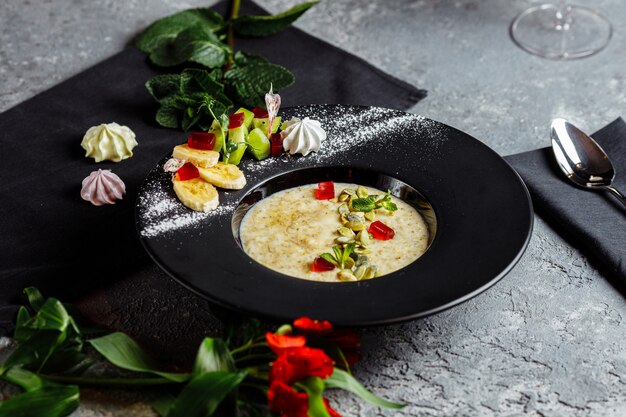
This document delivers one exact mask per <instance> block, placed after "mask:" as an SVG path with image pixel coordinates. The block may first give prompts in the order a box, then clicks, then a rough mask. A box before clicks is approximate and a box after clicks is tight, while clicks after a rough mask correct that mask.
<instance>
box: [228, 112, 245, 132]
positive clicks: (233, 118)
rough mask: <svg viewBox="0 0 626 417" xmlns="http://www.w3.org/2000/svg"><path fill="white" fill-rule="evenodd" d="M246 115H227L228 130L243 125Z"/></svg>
mask: <svg viewBox="0 0 626 417" xmlns="http://www.w3.org/2000/svg"><path fill="white" fill-rule="evenodd" d="M245 118H246V115H245V114H243V113H235V114H230V115H228V122H229V123H228V128H229V129H235V128H237V127H239V126H241V125H242V124H243V121H244V120H245Z"/></svg>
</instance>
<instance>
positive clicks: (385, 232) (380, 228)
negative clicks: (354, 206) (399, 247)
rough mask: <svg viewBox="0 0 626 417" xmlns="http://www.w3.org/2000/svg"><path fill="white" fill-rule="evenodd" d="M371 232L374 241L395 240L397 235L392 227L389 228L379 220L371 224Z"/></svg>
mask: <svg viewBox="0 0 626 417" xmlns="http://www.w3.org/2000/svg"><path fill="white" fill-rule="evenodd" d="M369 232H370V233H371V234H372V236H374V239H380V240H389V239H393V237H394V236H395V235H396V232H394V231H393V229H392V228H391V227H389V226H387V225H386V224H385V223H383V222H381V221H380V220H377V221H375V222H372V224H370V228H369Z"/></svg>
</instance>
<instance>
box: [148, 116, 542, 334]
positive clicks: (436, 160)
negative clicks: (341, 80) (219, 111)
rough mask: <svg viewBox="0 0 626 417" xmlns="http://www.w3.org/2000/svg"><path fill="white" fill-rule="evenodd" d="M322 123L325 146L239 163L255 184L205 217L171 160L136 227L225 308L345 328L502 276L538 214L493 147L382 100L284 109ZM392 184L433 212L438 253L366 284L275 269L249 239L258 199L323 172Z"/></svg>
mask: <svg viewBox="0 0 626 417" xmlns="http://www.w3.org/2000/svg"><path fill="white" fill-rule="evenodd" d="M281 115H282V116H283V120H287V119H289V118H291V117H292V116H296V117H300V118H303V117H306V116H308V117H311V118H313V119H317V120H320V121H321V122H322V126H323V127H324V128H325V129H326V131H327V132H328V139H327V141H326V142H323V145H322V150H321V151H320V152H319V153H317V154H311V155H308V156H306V157H301V156H295V157H289V156H287V155H285V156H284V157H281V158H268V159H266V160H265V161H262V162H257V161H252V160H246V161H245V162H242V164H241V166H240V167H241V169H242V170H243V171H244V173H245V174H246V178H247V181H248V184H247V186H246V187H245V188H244V189H243V190H240V191H232V192H222V191H220V202H221V204H220V207H218V209H217V210H216V211H215V212H212V213H207V214H205V213H195V212H191V211H190V210H188V209H186V208H185V207H184V206H183V205H182V204H180V203H179V202H178V200H177V199H176V196H175V194H174V191H173V190H172V186H171V180H170V175H171V174H167V173H164V172H163V163H164V162H165V161H166V160H167V157H166V158H164V159H163V160H162V161H161V162H160V163H159V164H157V166H156V167H155V168H154V169H153V170H152V171H151V172H150V174H149V175H148V177H147V179H146V181H145V183H144V184H143V186H142V188H141V190H140V193H139V198H138V200H137V228H138V231H139V235H140V238H141V241H142V243H143V245H144V247H145V248H146V250H147V251H148V253H149V254H150V255H151V256H152V258H153V259H154V261H155V262H156V263H157V264H158V265H159V266H160V267H161V268H162V269H163V270H164V271H166V272H167V273H168V274H169V275H171V276H172V277H173V278H174V279H175V280H177V281H178V282H180V283H181V284H182V285H184V286H186V287H187V288H189V289H191V290H193V291H195V292H196V293H198V294H200V295H202V296H203V297H206V298H207V299H209V300H210V301H212V302H215V303H217V304H219V305H222V306H225V307H228V308H231V309H234V310H237V311H240V312H243V313H248V314H252V315H256V316H262V317H266V318H270V319H280V320H290V319H293V318H295V317H298V316H309V317H313V318H317V319H327V320H331V321H332V322H334V323H336V324H337V325H372V324H381V323H392V322H398V321H403V320H408V319H412V318H416V317H421V316H425V315H428V314H432V313H435V312H438V311H441V310H443V309H446V308H449V307H451V306H454V305H456V304H458V303H461V302H463V301H466V300H468V299H470V298H471V297H473V296H475V295H477V294H479V293H480V292H482V291H484V290H486V289H487V288H489V287H490V286H491V285H493V284H495V283H496V282H497V281H498V280H500V279H501V278H502V277H503V276H504V275H505V274H506V273H507V272H508V271H509V270H511V268H513V266H514V265H515V264H516V262H517V261H518V260H519V258H520V257H521V255H522V253H523V252H524V250H525V249H526V246H527V245H528V241H529V239H530V234H531V231H532V226H533V212H532V205H531V201H530V197H529V195H528V191H527V189H526V187H525V185H524V183H523V182H522V180H521V179H520V178H519V176H518V175H517V173H516V172H515V171H514V170H513V169H512V168H511V167H510V166H509V165H508V164H507V163H506V162H505V161H504V160H503V159H502V158H500V157H499V156H498V155H497V154H496V153H495V152H494V151H492V150H491V149H490V148H488V147H487V146H485V145H484V144H482V143H481V142H479V141H478V140H476V139H474V138H472V137H471V136H469V135H467V134H465V133H463V132H461V131H459V130H456V129H454V128H451V127H449V126H446V125H444V124H442V123H439V122H435V121H433V120H430V119H426V118H423V117H421V116H417V115H414V114H409V113H405V112H401V111H397V110H389V109H382V108H376V107H355V106H339V105H324V106H318V105H312V106H302V107H294V108H287V109H284V110H281ZM326 179H332V180H335V181H353V182H356V183H361V184H364V185H374V186H377V187H378V188H382V189H386V188H391V189H392V192H393V193H394V194H395V195H396V196H399V197H401V198H403V199H405V200H406V201H408V202H409V203H410V204H412V205H414V206H415V207H416V208H418V209H420V210H421V211H422V213H423V214H424V215H425V217H427V218H428V219H429V223H430V227H431V230H432V231H433V232H435V233H433V234H434V239H432V241H431V245H430V247H429V249H428V251H427V252H426V253H425V254H424V255H423V256H422V257H420V258H419V259H418V260H417V261H415V262H414V263H412V264H411V265H409V266H407V267H406V268H403V269H401V270H399V271H397V272H394V273H392V274H389V275H385V276H383V277H381V278H377V279H373V280H367V281H361V282H356V283H321V282H313V281H307V280H302V279H297V278H291V277H288V276H286V275H283V274H280V273H278V272H275V271H272V270H270V269H267V268H265V267H263V266H261V265H260V264H258V263H257V262H256V261H254V260H252V259H251V258H249V257H248V256H247V255H246V254H245V253H244V252H243V251H242V250H241V247H240V243H239V240H238V224H239V220H240V217H241V215H242V214H243V213H244V212H245V211H246V209H247V208H248V204H252V203H254V201H257V200H258V199H260V198H263V197H264V196H266V195H268V194H271V193H272V192H275V191H278V190H280V189H283V188H289V187H294V186H298V185H302V184H306V183H315V182H318V181H320V180H326Z"/></svg>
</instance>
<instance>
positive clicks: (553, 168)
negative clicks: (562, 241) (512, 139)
mask: <svg viewBox="0 0 626 417" xmlns="http://www.w3.org/2000/svg"><path fill="white" fill-rule="evenodd" d="M592 136H593V138H594V139H595V140H596V141H597V142H598V143H599V144H600V146H601V147H602V149H604V150H605V151H606V152H607V154H608V155H609V157H610V159H611V162H612V163H613V164H614V166H615V169H616V177H615V182H614V185H615V187H616V188H617V189H619V190H621V191H624V190H626V122H624V120H622V119H621V118H619V119H617V120H615V121H614V122H612V123H610V124H609V125H607V126H605V127H604V128H602V129H600V130H599V131H598V132H596V133H594V134H593V135H592ZM505 159H507V160H508V162H509V163H511V165H513V167H514V168H515V169H516V170H517V172H519V174H520V175H521V176H522V178H523V179H524V181H525V182H526V185H527V186H528V189H529V191H530V193H531V195H532V198H533V204H534V206H535V208H536V210H537V212H538V213H539V214H540V215H541V216H542V217H544V218H545V219H546V220H547V221H548V222H549V223H550V224H551V225H552V226H554V227H555V229H556V230H557V231H559V232H560V233H562V234H563V235H564V236H565V237H566V238H568V239H569V240H570V241H571V243H572V244H573V245H574V246H576V247H579V248H581V249H582V250H583V251H584V252H585V254H586V255H588V256H589V257H590V258H591V259H592V260H593V261H594V264H595V265H596V266H597V267H599V268H600V269H601V270H602V271H603V272H605V273H606V274H609V275H610V277H611V278H614V279H615V280H617V281H618V282H619V281H621V286H623V285H625V284H626V208H625V207H624V206H623V205H622V204H620V203H619V201H617V199H615V198H614V197H613V196H612V195H610V194H609V192H603V191H592V190H585V189H582V188H579V187H576V186H574V185H573V184H572V183H571V182H570V181H569V180H567V179H566V178H565V176H564V175H563V173H562V172H561V171H560V169H559V167H558V165H557V163H556V160H555V158H554V155H553V153H552V148H543V149H538V150H535V151H531V152H526V153H522V154H518V155H511V156H507V157H506V158H505Z"/></svg>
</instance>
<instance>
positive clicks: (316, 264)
mask: <svg viewBox="0 0 626 417" xmlns="http://www.w3.org/2000/svg"><path fill="white" fill-rule="evenodd" d="M333 269H335V265H333V264H331V263H330V262H328V261H327V260H326V259H324V258H320V257H319V256H318V257H317V258H315V260H314V261H313V263H312V264H311V271H313V272H326V271H332V270H333Z"/></svg>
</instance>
